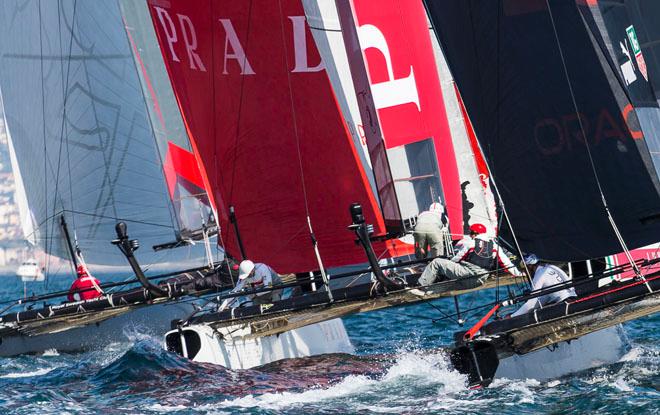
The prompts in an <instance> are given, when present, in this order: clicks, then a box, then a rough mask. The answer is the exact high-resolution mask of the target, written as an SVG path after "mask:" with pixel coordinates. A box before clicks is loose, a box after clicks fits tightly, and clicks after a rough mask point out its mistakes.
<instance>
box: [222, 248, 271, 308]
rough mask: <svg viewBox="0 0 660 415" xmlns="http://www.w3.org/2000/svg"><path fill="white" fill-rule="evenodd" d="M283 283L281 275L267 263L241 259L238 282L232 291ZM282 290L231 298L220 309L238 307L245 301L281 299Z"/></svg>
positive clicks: (263, 301) (254, 302) (260, 301)
mask: <svg viewBox="0 0 660 415" xmlns="http://www.w3.org/2000/svg"><path fill="white" fill-rule="evenodd" d="M279 284H282V280H281V279H280V276H279V275H278V274H277V272H275V271H274V270H273V269H272V268H271V267H269V266H268V265H266V264H261V263H256V264H255V263H254V262H252V261H250V260H249V259H246V260H244V261H241V264H240V265H239V266H238V283H237V284H236V287H234V289H233V290H232V291H231V292H232V293H237V292H240V291H243V290H245V291H252V290H258V289H260V288H267V287H273V286H275V285H279ZM281 292H282V290H281V289H280V290H271V291H264V292H260V293H255V294H250V295H246V296H243V297H235V298H229V299H227V300H225V301H224V302H223V303H222V305H221V306H220V309H219V311H222V310H224V309H225V308H227V307H229V306H231V307H238V306H240V305H241V304H244V303H252V304H266V303H271V302H273V301H278V300H279V299H280V296H281Z"/></svg>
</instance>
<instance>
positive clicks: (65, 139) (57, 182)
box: [49, 1, 77, 273]
mask: <svg viewBox="0 0 660 415" xmlns="http://www.w3.org/2000/svg"><path fill="white" fill-rule="evenodd" d="M60 10H61V2H59V1H58V8H57V11H58V32H59V33H58V35H59V36H58V37H59V39H60V54H63V51H62V26H61V24H60V23H61V17H60V16H61V15H60ZM75 12H76V5H75V3H74V9H73V19H72V22H71V33H72V35H71V37H72V38H73V30H74V28H75V24H76V21H75ZM71 48H72V41H69V55H68V59H67V71H66V82H65V80H64V79H62V87H63V90H62V95H63V109H62V123H61V125H60V145H59V148H58V155H57V172H56V174H55V192H54V193H53V200H54V201H55V200H56V199H58V198H60V195H59V185H60V170H61V169H62V150H63V148H64V142H66V147H67V160H69V154H68V142H69V139H68V136H66V137H65V134H64V126H65V124H66V121H65V120H66V108H67V100H68V97H69V94H68V89H69V69H70V67H71ZM60 62H61V65H60V70H61V72H62V78H64V70H63V69H64V68H63V65H64V62H63V61H60ZM67 170H68V176H69V189H70V190H69V196H70V197H71V207H72V208H73V186H72V183H71V167H70V163H69V167H68V169H67ZM60 202H61V203H62V206H64V200H60ZM55 206H56V204H53V213H52V216H55V215H56V212H55V211H56V207H55ZM56 226H57V224H56V221H53V222H52V224H51V234H53V235H54V234H55V227H56ZM74 235H75V228H74ZM74 238H75V236H74ZM53 239H54V238H53ZM53 239H51V241H50V245H51V248H52V244H53ZM76 245H77V242H76ZM49 250H50V249H49ZM71 255H75V253H74V252H71ZM73 263H75V259H74V258H71V262H70V264H73ZM73 271H74V273H75V270H73Z"/></svg>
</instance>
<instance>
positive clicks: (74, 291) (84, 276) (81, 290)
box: [67, 264, 103, 301]
mask: <svg viewBox="0 0 660 415" xmlns="http://www.w3.org/2000/svg"><path fill="white" fill-rule="evenodd" d="M76 274H78V278H76V280H75V281H74V282H73V284H71V288H69V295H68V297H67V299H68V300H69V301H81V300H91V299H92V298H96V297H100V296H102V295H103V290H101V287H100V284H101V283H100V282H99V280H97V279H96V278H94V277H93V276H91V275H89V272H88V271H87V267H86V266H85V264H80V265H78V267H77V268H76Z"/></svg>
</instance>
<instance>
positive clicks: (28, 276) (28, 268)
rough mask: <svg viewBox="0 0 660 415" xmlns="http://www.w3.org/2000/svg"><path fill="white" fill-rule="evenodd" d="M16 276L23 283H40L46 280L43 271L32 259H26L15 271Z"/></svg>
mask: <svg viewBox="0 0 660 415" xmlns="http://www.w3.org/2000/svg"><path fill="white" fill-rule="evenodd" d="M16 276H18V277H20V278H21V281H23V282H41V281H44V280H45V279H46V277H45V275H44V272H43V270H42V269H41V267H40V266H39V264H38V263H37V260H36V259H34V258H30V259H27V260H26V261H24V262H23V263H22V264H21V266H20V267H18V269H17V270H16Z"/></svg>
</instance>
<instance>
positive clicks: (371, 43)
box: [357, 24, 421, 111]
mask: <svg viewBox="0 0 660 415" xmlns="http://www.w3.org/2000/svg"><path fill="white" fill-rule="evenodd" d="M357 32H358V38H359V41H360V46H361V47H362V50H363V51H366V50H367V49H369V48H376V49H378V50H379V51H380V53H382V54H383V57H385V64H386V65H387V74H388V79H389V80H388V81H386V82H379V83H377V84H374V83H372V84H371V93H372V95H373V98H374V104H375V105H376V108H377V109H381V108H388V107H395V106H397V105H403V104H408V103H414V104H415V105H416V106H417V110H418V111H421V108H420V106H419V94H418V93H417V84H416V83H415V72H414V71H413V67H412V66H411V67H410V73H409V74H408V76H407V77H405V78H399V79H396V78H394V68H393V67H392V56H391V55H390V48H389V46H388V45H387V40H385V36H384V35H383V32H381V31H380V29H378V28H377V27H376V26H374V25H370V24H365V25H362V26H360V27H358V30H357ZM365 61H366V58H365Z"/></svg>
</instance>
